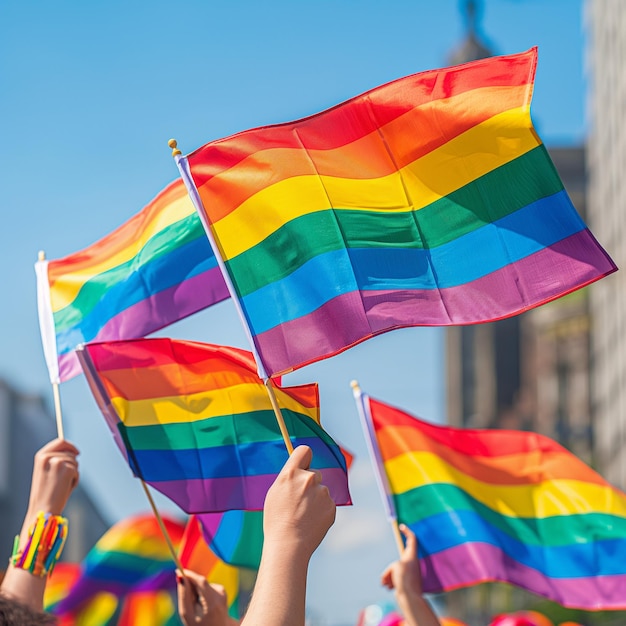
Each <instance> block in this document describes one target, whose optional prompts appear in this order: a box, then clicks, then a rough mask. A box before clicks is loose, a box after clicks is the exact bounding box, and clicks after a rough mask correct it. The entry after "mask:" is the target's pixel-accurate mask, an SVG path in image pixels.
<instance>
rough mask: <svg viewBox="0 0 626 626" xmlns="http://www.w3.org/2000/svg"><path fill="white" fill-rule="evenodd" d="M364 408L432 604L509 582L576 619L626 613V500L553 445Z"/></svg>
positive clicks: (534, 437) (379, 406)
mask: <svg viewBox="0 0 626 626" xmlns="http://www.w3.org/2000/svg"><path fill="white" fill-rule="evenodd" d="M363 403H364V406H365V407H366V411H367V415H368V419H369V420H371V423H372V427H373V430H374V432H375V437H376V442H375V443H376V445H377V447H378V449H379V450H380V455H381V458H382V461H383V467H384V472H385V474H386V477H387V480H388V484H389V488H390V495H391V496H392V498H393V501H394V505H395V510H396V513H397V519H398V521H399V522H401V523H404V524H406V525H407V526H408V527H410V528H411V530H413V532H414V533H415V534H416V536H417V538H418V543H419V551H420V559H421V569H422V577H423V585H424V591H425V592H426V593H440V592H444V591H449V590H451V589H455V588H458V587H465V586H469V585H473V584H477V583H481V582H487V581H501V582H508V583H511V584H513V585H517V586H519V587H522V588H524V589H526V590H528V591H531V592H533V593H535V594H538V595H541V596H544V597H545V598H548V599H550V600H552V601H554V602H558V603H559V604H562V605H563V606H566V607H571V608H579V609H584V610H601V609H602V610H604V609H607V610H608V609H624V608H626V600H625V599H624V593H623V588H624V584H626V494H624V493H623V492H622V491H620V490H619V489H617V488H616V487H614V486H612V485H611V484H609V483H608V482H607V481H605V480H604V479H603V478H602V477H601V476H600V475H599V474H597V473H596V472H595V471H593V470H592V469H591V468H590V467H589V466H587V465H586V464H585V463H583V462H582V461H581V460H580V459H578V458H577V457H576V456H574V455H573V454H572V453H571V452H569V451H568V450H566V449H565V448H563V447H562V446H560V445H559V444H558V443H556V442H555V441H553V440H552V439H549V438H548V437H545V436H543V435H539V434H537V433H533V432H525V431H512V430H490V429H485V430H470V429H462V428H453V427H449V426H437V425H434V424H431V423H428V422H425V421H422V420H420V419H418V418H416V417H414V416H412V415H409V414H408V413H405V412H403V411H401V410H400V409H397V408H395V407H393V406H390V405H388V404H385V403H383V402H380V401H379V400H375V399H373V398H371V397H369V396H367V395H366V394H363Z"/></svg>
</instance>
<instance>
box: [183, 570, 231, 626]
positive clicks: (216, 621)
mask: <svg viewBox="0 0 626 626" xmlns="http://www.w3.org/2000/svg"><path fill="white" fill-rule="evenodd" d="M176 582H177V592H178V613H179V615H180V618H181V620H182V622H183V624H184V625H185V626H192V625H194V624H195V625H198V626H237V624H239V622H238V621H237V620H234V619H233V618H231V617H230V616H229V615H228V598H227V597H226V591H225V590H224V587H222V585H216V584H213V583H209V582H208V581H207V579H206V578H205V577H204V576H202V575H201V574H198V573H196V572H193V571H191V570H187V569H186V570H184V572H183V574H182V575H181V574H180V573H179V572H178V573H177V575H176Z"/></svg>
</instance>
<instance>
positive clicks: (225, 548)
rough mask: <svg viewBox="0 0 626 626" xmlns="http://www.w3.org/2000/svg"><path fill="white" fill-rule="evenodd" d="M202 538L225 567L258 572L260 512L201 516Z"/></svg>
mask: <svg viewBox="0 0 626 626" xmlns="http://www.w3.org/2000/svg"><path fill="white" fill-rule="evenodd" d="M196 519H197V520H198V523H199V524H200V528H201V529H202V536H203V537H204V540H205V542H206V543H207V545H208V546H209V547H210V548H211V550H212V551H213V552H214V553H215V554H216V555H217V556H218V557H219V558H220V559H222V561H224V563H228V564H230V565H235V566H237V567H246V568H248V569H255V570H256V569H259V564H260V563H261V552H262V550H263V511H225V512H224V513H201V514H198V515H196Z"/></svg>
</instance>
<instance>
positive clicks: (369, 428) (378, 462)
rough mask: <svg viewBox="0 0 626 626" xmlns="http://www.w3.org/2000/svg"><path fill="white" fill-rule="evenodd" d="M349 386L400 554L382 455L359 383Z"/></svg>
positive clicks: (402, 545) (400, 548) (400, 536)
mask: <svg viewBox="0 0 626 626" xmlns="http://www.w3.org/2000/svg"><path fill="white" fill-rule="evenodd" d="M350 386H351V387H352V393H353V394H354V401H355V402H356V407H357V411H358V414H359V418H360V420H361V427H362V428H363V435H364V437H365V443H366V444H367V449H368V451H369V453H370V459H371V461H372V466H373V468H374V476H375V478H376V484H377V485H378V490H379V492H380V497H381V498H382V500H383V506H384V507H385V512H386V513H387V519H388V521H389V523H390V524H391V530H392V532H393V536H394V539H395V540H396V546H397V548H398V553H399V554H400V556H402V553H403V551H404V541H403V539H402V533H401V532H400V528H399V527H398V516H397V515H396V507H395V505H394V503H393V499H392V496H391V489H390V488H389V481H388V480H387V475H386V474H385V468H384V464H383V460H382V457H381V455H380V450H379V448H378V445H377V443H376V434H375V433H374V428H373V425H372V421H371V416H370V413H369V409H368V407H367V406H366V401H365V398H364V396H363V392H362V391H361V388H360V387H359V383H358V382H357V381H356V380H353V381H352V382H351V383H350Z"/></svg>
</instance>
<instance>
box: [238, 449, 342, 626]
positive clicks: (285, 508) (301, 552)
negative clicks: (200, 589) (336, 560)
mask: <svg viewBox="0 0 626 626" xmlns="http://www.w3.org/2000/svg"><path fill="white" fill-rule="evenodd" d="M311 459H312V452H311V449H310V448H309V447H308V446H298V447H297V448H296V449H295V450H294V451H293V453H292V454H291V456H290V457H289V458H288V459H287V462H286V463H285V465H284V466H283V468H282V470H281V472H280V474H279V475H278V477H277V478H276V480H275V482H274V484H273V485H272V486H271V487H270V489H269V491H268V493H267V496H266V498H265V505H264V508H263V510H264V516H263V532H264V541H263V552H262V556H261V565H260V567H259V573H258V577H257V582H256V585H255V589H254V592H253V594H252V600H251V601H250V606H249V608H248V611H247V612H246V615H245V617H244V619H243V621H242V626H303V625H304V620H305V600H306V580H307V572H308V567H309V561H310V559H311V556H312V555H313V552H315V550H316V549H317V547H318V546H319V544H320V543H321V541H322V539H324V537H325V535H326V533H327V532H328V529H329V528H330V527H331V526H332V525H333V523H334V521H335V513H336V507H335V503H334V502H333V500H332V498H331V497H330V494H329V492H328V488H327V487H325V486H324V485H322V482H321V481H322V477H321V474H320V472H318V471H315V470H310V469H309V467H310V465H311Z"/></svg>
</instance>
